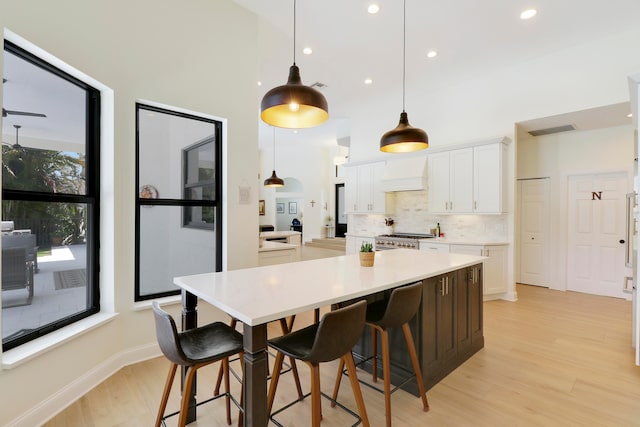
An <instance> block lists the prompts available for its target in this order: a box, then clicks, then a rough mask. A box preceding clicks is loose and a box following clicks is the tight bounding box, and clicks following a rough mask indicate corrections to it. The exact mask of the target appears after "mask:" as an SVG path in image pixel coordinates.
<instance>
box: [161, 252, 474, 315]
mask: <svg viewBox="0 0 640 427" xmlns="http://www.w3.org/2000/svg"><path fill="white" fill-rule="evenodd" d="M484 259H486V257H482V256H475V255H465V254H449V253H432V252H424V251H415V250H409V249H395V250H392V251H382V252H376V259H375V264H374V266H373V267H361V266H360V265H359V259H358V254H355V255H346V256H340V257H332V258H323V259H316V260H310V261H300V262H294V263H288V264H278V265H270V266H264V267H256V268H247V269H240V270H232V271H224V272H217V273H205V274H199V275H192V276H182V277H176V278H174V283H175V284H177V285H178V286H180V287H181V288H182V289H184V290H186V291H188V292H190V293H192V294H193V295H195V296H197V297H198V298H200V299H202V300H204V301H206V302H208V303H210V304H212V305H214V306H216V307H217V308H219V309H220V310H222V311H224V312H226V313H227V314H229V315H230V316H233V317H235V318H237V319H238V320H240V321H241V322H243V323H245V324H246V325H249V326H255V325H260V324H263V323H267V322H270V321H273V320H277V319H280V318H282V317H286V316H290V315H293V314H296V313H300V312H303V311H307V310H312V309H314V308H317V307H325V306H328V305H331V304H335V303H339V302H342V301H347V300H351V299H355V298H360V297H364V296H367V295H371V294H374V293H377V292H382V291H385V290H387V289H392V288H395V287H398V286H401V285H404V284H408V283H412V282H416V281H419V280H422V279H426V278H429V277H434V276H438V275H440V274H444V273H448V272H451V271H454V270H459V269H461V268H465V267H469V266H472V265H475V264H478V263H481V262H482V261H483V260H484Z"/></svg>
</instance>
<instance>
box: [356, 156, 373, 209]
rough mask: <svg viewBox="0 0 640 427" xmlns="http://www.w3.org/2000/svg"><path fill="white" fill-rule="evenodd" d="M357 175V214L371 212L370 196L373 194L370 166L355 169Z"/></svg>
mask: <svg viewBox="0 0 640 427" xmlns="http://www.w3.org/2000/svg"><path fill="white" fill-rule="evenodd" d="M357 171H358V172H357V173H358V212H364V213H369V212H371V207H372V206H371V204H372V203H371V194H372V193H373V181H372V172H371V171H372V169H371V166H370V165H362V166H358V167H357Z"/></svg>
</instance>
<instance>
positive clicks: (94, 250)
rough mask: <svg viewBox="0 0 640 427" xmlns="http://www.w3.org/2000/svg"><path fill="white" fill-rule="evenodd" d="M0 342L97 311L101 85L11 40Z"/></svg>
mask: <svg viewBox="0 0 640 427" xmlns="http://www.w3.org/2000/svg"><path fill="white" fill-rule="evenodd" d="M2 82H3V83H2V84H3V97H2V104H3V105H2V116H3V121H2V245H1V246H2V348H3V350H5V351H6V350H9V349H11V348H15V347H17V346H19V345H22V344H24V343H26V342H29V341H31V340H33V339H35V338H38V337H40V336H42V335H44V334H47V333H50V332H53V331H56V330H57V329H59V328H61V327H63V326H66V325H69V324H71V323H73V322H76V321H78V320H80V319H83V318H85V317H88V316H90V315H91V314H94V313H97V312H98V311H99V309H100V306H99V303H100V293H99V282H98V271H99V267H98V261H97V260H98V259H99V256H98V250H99V242H98V236H99V229H98V228H99V221H98V220H99V215H98V212H99V210H100V209H99V200H100V199H99V188H100V186H99V182H98V178H99V170H98V167H99V164H100V162H99V152H100V138H99V135H100V92H99V91H98V90H97V89H95V88H93V87H91V86H90V85H88V84H87V83H85V82H83V81H81V80H79V79H77V78H75V77H73V76H71V75H69V74H68V73H66V72H64V71H62V70H60V69H59V68H57V67H55V66H54V65H52V64H50V63H48V62H45V61H44V60H43V59H41V58H38V57H37V56H35V55H34V54H32V53H30V52H28V51H26V50H24V49H22V48H20V47H18V46H17V45H15V44H13V43H11V42H9V41H7V40H5V42H4V52H3V79H2Z"/></svg>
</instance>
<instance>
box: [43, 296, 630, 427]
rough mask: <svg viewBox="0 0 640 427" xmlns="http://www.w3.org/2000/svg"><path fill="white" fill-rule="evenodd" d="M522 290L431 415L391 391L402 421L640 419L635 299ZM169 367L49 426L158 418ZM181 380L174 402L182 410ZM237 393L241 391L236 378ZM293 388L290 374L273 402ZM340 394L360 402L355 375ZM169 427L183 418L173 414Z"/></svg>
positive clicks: (210, 413) (372, 408)
mask: <svg viewBox="0 0 640 427" xmlns="http://www.w3.org/2000/svg"><path fill="white" fill-rule="evenodd" d="M518 296H519V298H520V299H519V301H518V302H515V303H514V302H507V301H491V302H486V303H485V304H484V310H485V311H484V322H485V323H484V334H485V348H484V349H483V350H481V351H480V352H478V353H477V354H476V355H475V356H474V357H473V358H471V359H470V360H469V361H467V362H466V363H465V364H463V365H462V366H461V367H460V368H458V369H457V370H456V371H454V372H453V373H452V374H450V375H449V376H448V377H446V378H445V379H444V380H443V381H441V382H440V383H439V384H437V385H436V386H435V387H433V388H432V389H431V390H429V391H428V392H427V396H428V398H429V404H430V406H431V410H430V412H428V413H424V412H422V411H421V404H420V401H419V399H418V398H416V397H414V396H412V395H409V394H407V393H405V392H403V391H398V392H396V393H394V394H393V397H392V413H393V423H394V425H395V426H418V425H420V426H422V425H424V426H438V427H441V426H465V427H466V426H491V427H494V426H640V367H636V366H634V363H633V362H634V359H633V356H634V354H633V351H632V349H631V343H630V336H631V304H630V302H628V301H622V300H618V299H613V298H606V297H597V296H592V295H585V294H579V293H575V292H559V291H550V290H548V289H544V288H537V287H533V286H524V285H518ZM304 320H305V321H309V320H310V317H306V319H304ZM303 323H304V322H298V326H301V325H302V324H303ZM274 331H275V330H274ZM236 363H237V362H236ZM167 369H168V362H166V360H165V359H163V358H155V359H152V360H149V361H146V362H143V363H139V364H136V365H132V366H128V367H126V368H124V369H122V370H121V371H119V372H118V373H116V374H115V375H114V376H113V377H111V378H109V379H108V380H106V381H105V382H104V383H102V384H100V385H99V386H97V387H96V388H95V389H94V390H93V391H91V392H90V393H88V394H87V395H85V396H84V397H82V398H81V399H80V400H79V401H78V402H76V403H75V404H73V405H72V406H70V407H69V408H67V409H66V410H65V411H63V412H62V413H60V414H59V415H58V416H56V417H55V418H54V419H52V420H51V421H50V422H49V423H47V424H46V426H47V427H58V426H96V427H97V426H103V427H112V426H150V425H153V421H154V418H155V412H156V409H157V405H158V401H159V399H160V395H161V393H162V387H163V382H164V379H165V375H166V372H167ZM201 372H202V373H201V374H199V377H198V390H199V396H200V398H201V399H203V398H204V396H207V395H209V394H210V393H211V389H212V383H213V381H214V378H215V372H217V365H216V366H215V367H207V368H204V369H203V370H202V371H201ZM321 372H322V380H321V382H322V384H321V385H322V390H323V391H324V392H326V393H327V394H331V391H332V387H333V382H334V379H335V374H336V364H335V363H327V364H324V365H322V367H321ZM300 373H301V377H302V378H301V379H302V381H303V387H305V390H308V384H309V380H308V370H307V368H306V366H304V365H302V364H301V365H300ZM362 376H364V373H363V375H362ZM178 387H179V386H178V385H177V384H176V385H175V386H174V391H173V396H172V399H170V403H169V407H170V408H177V404H178V403H177V402H178V399H177V398H178V396H179V391H178ZM234 390H235V392H236V393H237V392H238V391H239V388H238V386H237V385H234ZM294 393H295V391H294V388H293V381H291V378H290V376H289V374H286V375H284V376H283V377H282V379H281V381H280V384H279V386H278V396H277V402H276V405H275V406H276V407H278V405H279V404H280V403H282V402H285V401H287V400H288V399H291V398H292V397H293V396H294ZM363 394H364V399H365V404H366V405H367V411H368V414H369V419H370V420H371V425H372V426H382V425H384V402H383V398H382V395H380V394H378V393H376V392H374V391H371V390H369V389H368V388H367V387H363ZM339 400H340V401H341V402H344V403H345V404H346V405H347V406H349V407H351V408H355V403H354V401H353V398H352V396H351V389H350V387H348V382H345V383H344V384H343V387H341V389H340V396H339ZM223 414H224V410H223V404H222V402H221V401H216V402H213V403H210V404H208V405H204V406H202V407H200V408H199V415H198V420H197V421H196V422H195V423H192V424H190V425H191V426H194V427H197V426H205V425H206V426H224V425H226V423H225V422H224V415H223ZM309 415H310V402H305V403H303V404H299V405H296V406H295V407H294V408H292V409H290V410H289V411H288V413H287V414H286V416H283V418H282V420H284V421H285V422H284V424H285V425H290V426H305V425H310V421H309ZM323 416H324V420H323V426H328V427H331V426H344V425H350V420H351V419H350V418H349V417H348V416H344V414H343V413H342V412H341V411H339V410H337V409H332V408H330V407H329V405H328V402H327V401H326V400H323ZM236 420H237V413H235V412H234V423H235V422H236ZM168 425H169V426H173V425H175V417H174V420H170V422H169V423H168Z"/></svg>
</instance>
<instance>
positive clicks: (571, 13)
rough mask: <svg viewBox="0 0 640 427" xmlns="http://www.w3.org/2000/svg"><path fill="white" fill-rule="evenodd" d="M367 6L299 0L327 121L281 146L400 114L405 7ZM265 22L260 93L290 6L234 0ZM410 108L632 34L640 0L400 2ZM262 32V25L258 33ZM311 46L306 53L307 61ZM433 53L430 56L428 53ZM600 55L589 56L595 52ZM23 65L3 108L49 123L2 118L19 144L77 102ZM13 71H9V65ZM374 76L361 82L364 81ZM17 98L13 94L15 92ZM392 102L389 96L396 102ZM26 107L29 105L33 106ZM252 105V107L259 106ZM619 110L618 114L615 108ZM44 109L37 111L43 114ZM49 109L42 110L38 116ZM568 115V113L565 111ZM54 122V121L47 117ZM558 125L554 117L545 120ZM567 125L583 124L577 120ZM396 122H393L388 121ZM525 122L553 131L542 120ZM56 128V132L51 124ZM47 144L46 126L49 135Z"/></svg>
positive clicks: (391, 0) (289, 34) (305, 62)
mask: <svg viewBox="0 0 640 427" xmlns="http://www.w3.org/2000/svg"><path fill="white" fill-rule="evenodd" d="M373 1H374V0H322V1H318V0H298V1H297V18H296V19H297V29H296V62H297V64H298V65H299V66H300V69H301V74H302V79H303V82H304V83H305V84H308V85H310V84H312V83H314V82H322V83H324V84H326V85H327V87H326V88H324V89H322V92H323V93H324V94H325V96H326V97H327V100H328V102H329V109H330V116H331V119H330V120H329V122H328V123H327V124H325V125H323V126H319V127H317V128H313V129H306V130H300V131H299V132H298V133H295V134H294V133H293V131H289V130H278V131H277V135H278V136H277V138H278V141H283V142H284V141H285V140H287V139H290V140H296V139H300V138H305V139H307V140H309V139H313V140H317V141H321V142H326V141H330V140H334V139H335V138H336V137H338V138H339V137H342V136H348V134H349V123H348V118H349V116H350V112H351V111H352V109H353V108H354V105H355V104H356V103H357V102H362V101H361V100H363V99H372V97H375V95H376V94H378V93H391V94H397V99H398V108H397V109H398V112H399V111H400V110H401V107H402V41H403V32H402V25H403V17H402V14H403V11H402V4H403V2H402V0H377V1H376V2H377V4H378V5H379V6H380V12H378V13H377V14H375V15H371V14H369V13H367V7H368V5H369V4H370V3H372V2H373ZM235 2H236V3H238V4H239V5H241V6H243V7H245V8H247V9H249V10H251V11H253V12H254V13H256V14H257V15H258V16H259V17H260V18H262V19H264V21H265V22H266V24H265V25H269V26H275V28H276V29H277V30H279V31H280V32H281V37H280V38H279V39H277V38H276V39H274V38H273V37H272V36H270V37H267V36H265V37H263V36H264V35H265V34H267V32H264V31H261V32H260V33H259V36H260V37H261V38H260V64H259V66H260V72H259V74H260V80H261V82H262V86H261V88H260V90H261V92H262V93H261V94H260V95H261V96H262V94H263V93H264V92H266V91H267V90H269V89H271V88H272V87H274V86H279V85H282V84H284V83H285V82H286V79H287V75H288V70H289V66H290V65H291V64H292V62H293V0H235ZM406 3H407V6H406V7H407V22H406V27H407V42H406V77H407V90H406V96H407V106H408V107H409V106H410V102H411V96H412V89H411V88H412V82H415V81H416V80H417V79H420V80H421V81H422V82H424V81H426V82H428V83H429V84H430V85H433V86H434V87H438V86H445V85H448V84H452V83H455V82H456V81H457V80H460V79H464V78H465V77H469V76H476V75H478V74H481V73H483V72H484V71H487V70H490V69H492V68H496V67H503V66H506V65H509V64H513V63H515V62H521V61H527V60H530V59H532V58H535V57H537V56H540V55H543V54H547V53H549V52H553V51H558V50H561V49H565V48H567V47H569V46H571V45H575V44H578V43H582V42H584V41H586V40H590V39H596V38H600V37H603V36H605V35H607V34H612V33H619V32H621V31H624V30H626V29H633V28H635V27H637V25H638V17H640V0H606V1H604V0H483V1H480V0H455V1H435V0H406ZM529 7H535V8H536V9H537V10H538V14H537V16H536V17H534V18H533V19H531V20H528V21H522V20H520V19H519V14H520V12H521V11H522V10H524V9H527V8H529ZM261 28H262V27H261ZM306 46H309V47H311V48H312V49H313V54H312V55H304V54H303V53H302V48H304V47H306ZM431 49H434V50H437V51H438V56H437V57H436V58H434V59H429V58H427V56H426V53H427V51H429V50H431ZM597 54H598V52H594V55H597ZM19 65H20V64H17V63H16V64H12V63H11V62H7V61H6V60H5V70H4V73H5V77H6V78H8V79H9V82H7V83H5V85H4V88H3V89H4V93H3V98H4V99H3V103H4V107H5V108H7V109H11V110H24V111H37V112H43V113H46V114H47V115H48V116H49V118H47V119H42V118H30V117H24V116H22V117H20V116H9V117H8V118H5V119H4V120H3V134H4V135H3V139H4V140H6V139H10V140H13V139H14V135H15V129H14V128H13V124H22V125H23V126H24V127H23V128H22V129H21V130H20V132H21V133H20V135H21V137H22V136H23V135H24V137H25V140H28V138H29V136H31V135H30V134H32V135H33V137H38V136H40V135H39V134H41V133H43V132H45V131H46V130H45V129H44V128H46V127H50V126H52V125H53V124H54V123H55V122H58V123H63V122H64V120H65V118H64V117H62V116H61V117H59V120H58V118H56V117H54V115H62V114H64V113H69V112H70V111H71V108H73V109H74V110H75V109H76V108H78V107H77V105H74V106H72V107H70V108H69V109H64V108H59V107H56V108H47V106H46V105H43V104H42V103H38V102H36V101H33V102H32V100H30V97H28V96H24V93H20V95H19V96H18V95H17V93H18V91H14V89H17V88H18V85H19V84H20V79H21V78H23V77H27V74H24V73H23V72H22V71H20V69H19ZM12 67H13V68H12ZM365 78H371V79H373V84H372V85H365V84H364V79H365ZM13 93H16V95H15V96H14V95H12V94H13ZM394 96H395V95H394ZM30 102H32V103H30ZM256 108H257V106H256ZM618 109H619V107H618ZM618 109H616V108H612V109H603V110H602V111H598V115H599V118H600V119H601V120H600V121H599V123H600V124H601V125H602V126H607V123H609V122H608V121H607V117H609V116H611V117H613V118H614V119H615V121H613V122H611V123H612V124H611V125H615V124H618V118H617V117H614V115H616V114H618ZM41 110H42V111H41ZM45 110H46V111H45ZM568 113H569V112H568ZM54 119H55V120H54ZM547 119H549V120H550V122H549V123H555V121H557V118H556V119H555V121H554V119H553V118H547ZM572 120H576V121H580V120H579V118H574V119H572ZM394 121H395V118H393V120H392V122H394ZM530 125H532V126H533V125H535V126H539V127H550V126H552V125H553V124H550V125H546V124H545V122H544V121H541V122H536V123H533V124H530ZM56 126H57V125H56ZM48 131H49V137H51V129H48ZM55 132H56V134H57V135H55V136H53V137H51V139H61V140H67V141H76V140H78V139H79V138H82V136H81V135H82V132H80V133H78V131H77V130H76V131H74V130H73V129H71V127H70V126H62V127H61V128H58V129H55ZM272 141H273V131H272V130H271V129H270V128H269V127H268V126H266V125H264V123H260V144H261V145H265V144H267V145H271V143H272Z"/></svg>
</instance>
